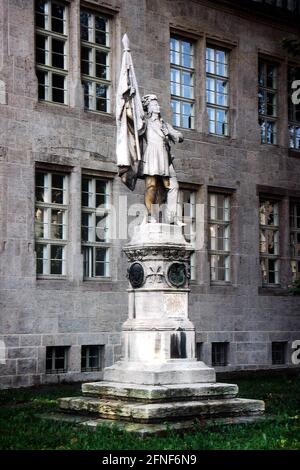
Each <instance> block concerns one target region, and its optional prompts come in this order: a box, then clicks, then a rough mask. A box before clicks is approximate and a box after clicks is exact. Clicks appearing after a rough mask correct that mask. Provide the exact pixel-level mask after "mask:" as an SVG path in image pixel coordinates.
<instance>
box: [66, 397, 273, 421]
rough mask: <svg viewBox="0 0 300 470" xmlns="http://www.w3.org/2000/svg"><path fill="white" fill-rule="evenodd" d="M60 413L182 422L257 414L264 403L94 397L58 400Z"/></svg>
mask: <svg viewBox="0 0 300 470" xmlns="http://www.w3.org/2000/svg"><path fill="white" fill-rule="evenodd" d="M58 402H59V407H60V409H61V410H62V411H68V412H80V413H91V414H93V415H95V416H97V417H98V418H106V419H116V420H125V421H131V422H139V423H155V422H162V421H169V420H170V421H172V420H176V421H178V420H184V419H188V418H205V419H207V418H214V417H234V416H252V415H260V414H262V413H263V412H264V409H265V406H264V402H263V401H260V400H248V399H243V398H225V399H224V398H223V399H209V400H202V401H199V400H193V401H188V400H187V401H174V402H168V403H147V404H145V403H140V402H129V401H124V400H123V401H122V400H113V399H107V398H106V399H104V398H96V397H88V396H83V397H76V398H74V397H71V398H60V399H59V401H58Z"/></svg>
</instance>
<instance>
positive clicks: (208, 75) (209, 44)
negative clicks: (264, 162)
mask: <svg viewBox="0 0 300 470" xmlns="http://www.w3.org/2000/svg"><path fill="white" fill-rule="evenodd" d="M208 49H212V50H213V51H214V58H216V51H220V52H224V53H225V62H224V63H222V65H224V66H225V67H224V69H226V75H225V74H224V75H220V74H218V73H216V70H215V71H214V73H212V72H210V71H209V70H208V68H207V63H208V61H209V62H211V61H210V60H209V59H208V54H207V52H208ZM231 51H232V46H229V45H226V44H224V45H223V44H222V45H220V43H219V42H217V43H216V42H214V41H211V40H210V39H209V38H207V40H206V44H205V57H204V63H205V66H204V71H205V103H206V104H205V106H206V114H207V128H208V134H209V135H212V136H217V137H229V136H230V105H231V96H230V95H231V92H230V75H231V59H230V57H231ZM213 63H214V68H216V64H219V62H218V61H216V60H214V61H213ZM208 79H211V80H214V83H216V82H217V81H223V82H226V87H227V93H225V95H226V96H227V100H226V105H223V104H222V105H221V104H218V103H213V102H211V101H209V100H208V92H209V91H211V92H212V93H215V94H220V93H218V92H216V91H213V90H210V89H208V88H207V82H208ZM209 109H211V110H214V114H215V116H214V119H213V120H212V119H210V115H209V111H208V110H209ZM217 111H224V113H225V116H226V121H225V122H224V123H223V124H224V125H225V130H224V132H223V131H222V132H217V131H216V123H217V122H219V121H217V119H216V113H217ZM210 122H214V127H215V131H214V132H212V131H211V130H210Z"/></svg>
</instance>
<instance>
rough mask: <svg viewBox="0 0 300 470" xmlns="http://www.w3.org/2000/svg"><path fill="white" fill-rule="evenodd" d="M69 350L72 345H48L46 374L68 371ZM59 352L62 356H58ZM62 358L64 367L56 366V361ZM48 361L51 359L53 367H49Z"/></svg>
mask: <svg viewBox="0 0 300 470" xmlns="http://www.w3.org/2000/svg"><path fill="white" fill-rule="evenodd" d="M69 350H70V346H46V371H45V372H46V374H65V373H66V372H68V366H69V364H68V362H69ZM50 352H51V354H50ZM58 353H60V354H61V356H58ZM61 359H63V363H64V367H62V368H57V367H55V366H56V365H57V363H56V361H57V360H61ZM48 361H51V367H47V362H48Z"/></svg>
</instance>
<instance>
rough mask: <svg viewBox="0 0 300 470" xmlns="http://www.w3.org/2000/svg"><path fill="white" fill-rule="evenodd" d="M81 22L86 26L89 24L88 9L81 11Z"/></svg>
mask: <svg viewBox="0 0 300 470" xmlns="http://www.w3.org/2000/svg"><path fill="white" fill-rule="evenodd" d="M80 24H81V26H85V27H88V25H89V14H88V13H87V12H86V11H81V12H80Z"/></svg>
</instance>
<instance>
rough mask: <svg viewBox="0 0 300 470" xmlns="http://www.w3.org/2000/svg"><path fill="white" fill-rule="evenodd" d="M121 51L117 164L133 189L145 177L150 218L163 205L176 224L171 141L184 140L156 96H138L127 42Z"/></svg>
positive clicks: (155, 217) (156, 218) (155, 218)
mask: <svg viewBox="0 0 300 470" xmlns="http://www.w3.org/2000/svg"><path fill="white" fill-rule="evenodd" d="M123 44H124V53H123V59H122V67H121V72H120V80H119V85H118V90H117V97H116V98H117V99H116V120H117V148H116V153H117V165H118V167H119V176H120V177H121V179H122V181H123V182H124V183H125V184H126V185H127V186H128V187H129V188H130V189H131V190H134V188H135V183H136V179H137V178H142V179H145V205H146V208H147V211H148V217H149V221H157V222H158V221H159V214H158V213H157V209H158V206H161V205H162V204H165V206H164V207H165V211H164V218H165V222H167V223H174V222H176V223H178V224H180V222H179V221H177V217H176V205H177V197H178V182H177V178H176V173H175V170H174V167H173V157H172V154H171V143H177V142H182V141H183V136H182V134H181V133H180V132H178V131H176V130H175V129H173V127H172V126H171V125H170V124H167V123H166V122H164V121H163V119H162V118H161V115H160V107H159V105H158V101H157V97H156V95H153V94H152V95H145V96H144V97H143V98H142V99H141V98H140V95H139V90H138V85H137V81H136V77H135V73H134V68H133V64H132V59H131V54H130V49H129V41H128V38H127V36H126V35H125V36H124V38H123Z"/></svg>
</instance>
